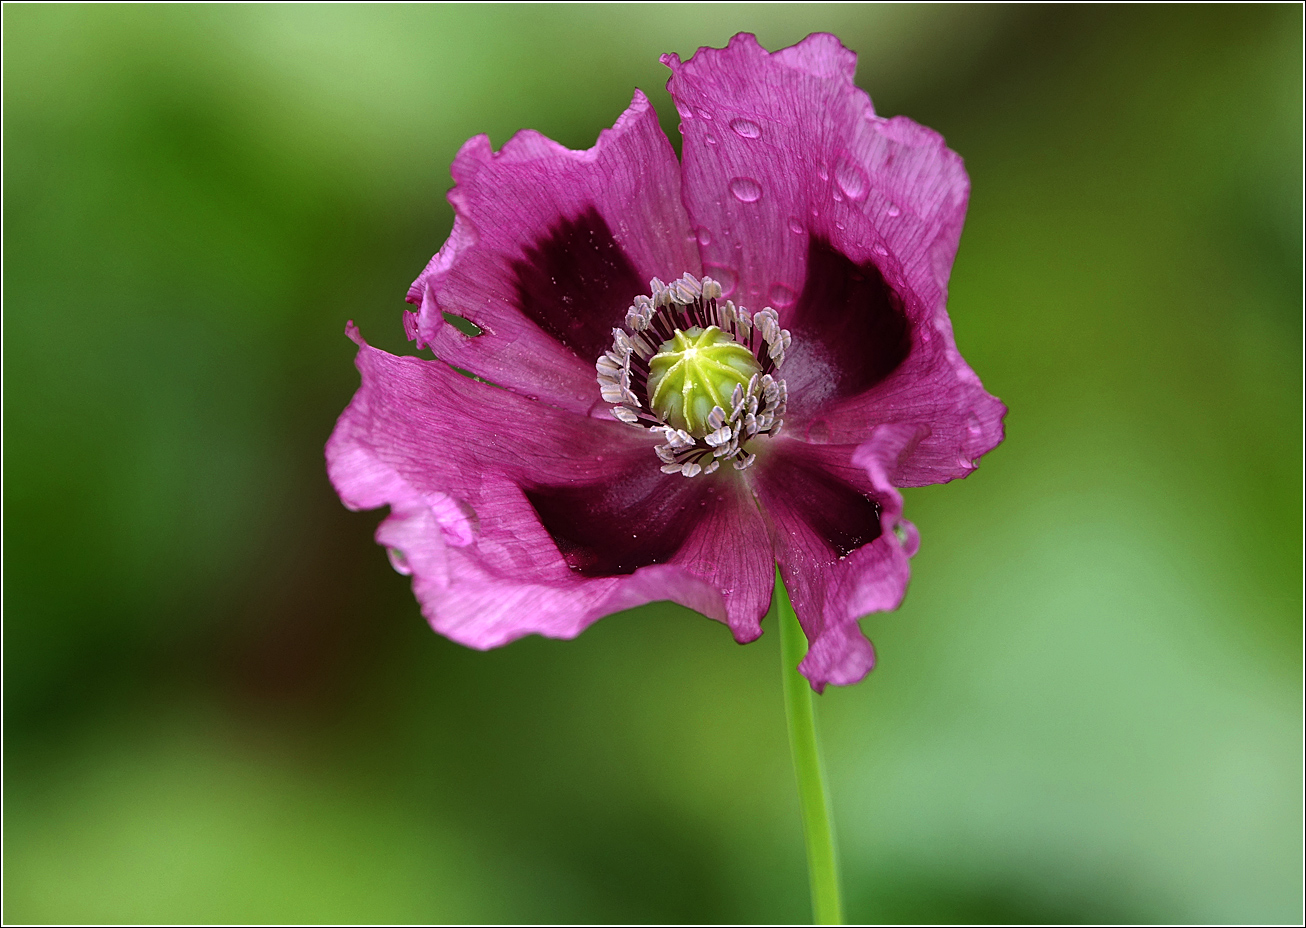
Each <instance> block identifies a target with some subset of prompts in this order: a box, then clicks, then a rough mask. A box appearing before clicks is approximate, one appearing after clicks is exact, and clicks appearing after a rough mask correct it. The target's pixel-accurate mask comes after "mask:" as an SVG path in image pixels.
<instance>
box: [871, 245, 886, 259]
mask: <svg viewBox="0 0 1306 928" xmlns="http://www.w3.org/2000/svg"><path fill="white" fill-rule="evenodd" d="M871 251H873V252H875V253H876V254H877V255H879V256H880V257H884V256H885V255H887V254H888V253H889V249H887V248H885V247H884V246H883V245H876V246H875V247H874V248H872V249H871Z"/></svg>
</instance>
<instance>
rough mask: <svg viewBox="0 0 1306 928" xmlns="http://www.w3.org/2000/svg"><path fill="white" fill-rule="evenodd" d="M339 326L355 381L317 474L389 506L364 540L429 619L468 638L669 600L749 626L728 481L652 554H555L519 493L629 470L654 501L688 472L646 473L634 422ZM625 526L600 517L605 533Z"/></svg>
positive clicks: (748, 508)
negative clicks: (563, 405)
mask: <svg viewBox="0 0 1306 928" xmlns="http://www.w3.org/2000/svg"><path fill="white" fill-rule="evenodd" d="M351 334H352V335H353V336H354V337H355V339H356V340H357V341H358V342H359V346H360V350H359V354H358V362H357V363H358V368H359V370H360V372H361V373H362V375H363V384H362V386H361V387H360V389H359V391H358V393H357V394H355V396H354V399H353V401H352V402H351V403H350V405H349V407H348V408H347V409H346V410H345V412H344V414H343V415H342V416H341V417H340V421H339V422H338V423H337V425H336V429H335V431H334V432H333V433H332V436H331V439H330V441H329V442H328V443H327V449H326V450H327V469H328V473H329V475H330V477H331V480H332V483H333V484H334V485H335V487H336V489H337V491H338V492H339V493H340V496H341V498H342V499H343V500H344V501H345V503H346V504H347V505H349V506H350V507H351V508H355V509H358V508H371V507H375V506H380V505H385V504H389V505H390V506H391V514H390V516H389V517H388V518H387V519H386V520H385V521H384V522H383V523H382V525H381V527H380V529H379V530H378V532H377V541H378V542H379V543H381V544H383V545H385V546H386V547H387V548H389V549H391V558H392V560H393V561H394V563H395V566H396V568H397V569H399V570H400V571H401V572H403V573H407V574H411V575H412V577H413V589H414V592H415V593H416V595H417V598H418V600H419V602H420V603H421V605H422V612H423V614H424V615H425V616H426V618H427V619H428V620H429V621H430V623H431V625H432V626H433V627H434V628H435V629H436V630H437V631H439V632H441V633H443V634H445V635H447V636H449V637H450V638H452V639H454V640H455V641H459V642H461V643H463V644H466V645H469V646H471V647H477V648H490V647H495V646H497V645H500V644H504V643H506V642H508V641H511V640H513V639H514V638H518V637H521V636H522V635H526V634H531V633H538V634H542V635H547V636H549V637H558V638H569V637H573V636H575V635H577V634H579V633H580V632H581V631H582V630H584V629H585V628H586V627H587V626H589V625H590V624H592V623H593V622H594V621H595V620H597V619H598V618H601V617H602V616H604V615H608V614H610V613H612V612H616V611H619V610H621V609H627V608H630V607H632V606H636V605H640V604H642V603H646V602H650V601H653V600H659V599H669V600H672V601H674V602H678V603H681V604H682V605H685V606H688V607H689V608H691V609H695V610H697V611H699V612H702V613H704V614H705V615H708V616H710V617H713V618H716V619H718V620H722V621H727V622H728V623H729V624H730V626H731V628H732V630H733V631H734V632H735V635H736V637H737V638H741V639H742V640H747V639H748V637H749V636H750V635H751V636H752V637H756V633H757V631H756V629H757V625H758V622H759V620H760V618H761V615H762V614H763V613H764V612H765V608H766V601H767V600H768V599H769V596H770V571H771V555H770V547H769V542H768V541H767V538H766V530H765V527H764V525H763V523H762V522H761V517H760V515H759V514H758V513H757V511H756V507H755V506H753V505H752V504H751V500H749V499H747V498H745V496H746V494H743V493H742V490H741V488H738V487H736V488H735V489H734V490H732V491H729V492H724V493H718V494H716V496H714V497H713V498H712V499H705V500H699V499H695V500H694V508H695V509H696V510H697V513H698V514H697V515H696V516H695V517H694V518H693V520H692V521H691V520H687V519H685V518H681V519H679V520H677V521H676V522H675V526H680V527H682V528H683V531H680V532H679V535H678V536H677V537H676V538H675V539H674V544H671V545H670V547H667V548H665V549H663V548H659V549H657V552H656V555H655V557H665V558H666V560H667V562H666V563H660V562H657V561H656V560H653V561H649V560H648V559H647V551H645V552H644V556H645V560H644V561H641V562H640V563H639V564H638V565H637V566H633V567H632V569H630V570H622V571H620V572H617V573H615V574H612V575H593V574H588V575H587V574H585V573H582V572H580V571H578V570H576V569H574V565H569V562H568V559H567V557H566V556H565V553H564V550H563V549H564V548H566V544H564V543H562V540H561V539H560V538H559V537H555V536H554V535H551V534H550V531H549V530H548V528H546V524H545V521H546V520H544V519H542V517H541V511H539V510H537V509H536V507H535V506H533V505H532V501H531V497H532V494H533V493H538V492H542V491H543V492H548V491H549V490H550V489H553V490H554V491H556V489H557V488H559V487H570V488H582V489H583V488H584V487H597V488H609V489H611V488H613V487H615V488H621V487H622V486H626V487H627V488H629V484H630V482H631V480H632V479H637V478H638V475H640V474H643V475H647V476H646V477H644V478H639V479H646V480H647V481H649V482H651V483H655V484H657V485H658V486H659V487H663V488H664V489H663V490H662V492H661V493H660V494H657V497H658V498H667V497H674V496H675V494H677V493H681V492H684V491H690V492H694V491H696V489H697V487H701V486H702V484H699V485H697V487H696V485H695V484H693V483H692V482H691V481H688V480H685V478H683V477H679V476H674V477H668V476H667V475H664V474H661V473H660V472H659V471H658V469H657V459H656V457H654V455H653V454H652V451H651V439H650V436H649V434H648V433H646V432H642V431H639V430H635V429H631V428H629V427H628V426H625V425H622V424H619V423H616V422H613V421H609V420H602V419H596V418H590V417H587V416H584V415H580V414H576V413H572V412H567V411H564V410H560V409H558V408H556V407H552V406H547V405H545V404H543V403H540V402H538V401H533V400H530V399H527V398H525V397H521V396H518V395H517V394H514V393H512V392H511V391H507V390H501V389H498V388H495V387H491V386H488V385H485V384H482V383H478V382H476V381H473V380H471V379H469V378H466V377H463V376H461V375H459V374H457V373H455V372H454V371H453V370H452V369H450V368H449V367H448V365H446V364H444V363H443V362H440V361H423V360H421V359H417V358H400V357H395V356H393V355H389V354H387V353H385V352H383V351H379V350H377V349H374V348H371V347H369V346H367V345H366V344H365V343H364V342H363V341H362V338H361V336H358V335H357V332H356V330H351ZM596 449H602V450H601V451H600V452H599V453H596ZM633 465H638V468H639V469H638V470H633V469H632V466H633ZM632 473H634V474H635V475H636V477H632V476H631V474H632ZM609 495H611V494H609ZM579 502H580V503H581V504H587V501H586V500H585V499H584V498H583V497H582V498H580V500H579ZM592 504H593V505H598V503H597V502H593V503H592ZM627 515H628V516H629V517H630V519H632V520H638V519H640V518H644V516H643V515H642V514H641V513H640V512H639V511H634V512H630V513H627ZM573 524H574V523H573ZM673 527H674V526H673ZM626 528H627V523H623V522H621V521H620V520H617V521H613V522H612V523H611V530H612V532H613V533H614V534H613V536H612V539H611V544H613V545H619V544H621V543H622V542H621V539H620V537H619V534H620V533H621V532H623V531H625V530H626ZM727 542H728V543H727ZM628 550H634V549H629V548H628ZM633 556H637V557H638V556H641V555H640V554H639V553H638V552H637V553H636V554H635V555H633Z"/></svg>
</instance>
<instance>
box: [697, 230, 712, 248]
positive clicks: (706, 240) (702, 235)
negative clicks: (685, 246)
mask: <svg viewBox="0 0 1306 928" xmlns="http://www.w3.org/2000/svg"><path fill="white" fill-rule="evenodd" d="M698 243H699V244H700V245H711V244H712V233H711V232H709V231H708V228H707V226H699V228H698Z"/></svg>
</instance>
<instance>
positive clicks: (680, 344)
mask: <svg viewBox="0 0 1306 928" xmlns="http://www.w3.org/2000/svg"><path fill="white" fill-rule="evenodd" d="M761 367H762V366H761V364H759V363H758V361H757V358H756V357H754V356H753V353H752V352H751V351H749V350H748V349H747V348H745V347H744V346H743V345H741V344H739V342H737V341H735V340H734V339H733V338H731V337H730V336H729V335H727V334H726V333H725V332H722V331H721V330H720V329H719V328H717V327H716V326H714V325H710V326H708V327H707V328H706V329H704V328H700V327H699V326H691V327H690V328H689V330H688V331H685V330H682V329H676V333H675V335H673V336H672V337H671V338H670V340H668V341H665V342H663V343H662V347H661V348H659V349H658V353H657V354H655V355H653V357H652V359H650V360H649V363H648V368H649V374H648V389H649V402H650V404H651V405H652V408H653V412H654V413H656V414H657V417H658V418H659V419H661V420H662V421H663V422H665V423H667V425H674V426H675V427H676V428H678V429H684V430H685V431H686V432H688V433H689V434H690V435H693V436H694V437H695V438H702V437H704V436H705V435H707V433H708V432H710V431H712V429H711V427H710V426H709V425H708V421H707V420H708V416H710V415H711V414H712V410H713V409H725V408H726V407H727V406H729V405H730V394H732V393H733V392H734V391H735V387H747V386H748V381H749V380H750V379H751V378H752V376H753V375H754V374H756V373H757V372H758V371H759V370H761Z"/></svg>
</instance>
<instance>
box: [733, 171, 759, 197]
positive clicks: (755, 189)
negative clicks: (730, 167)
mask: <svg viewBox="0 0 1306 928" xmlns="http://www.w3.org/2000/svg"><path fill="white" fill-rule="evenodd" d="M730 192H731V193H733V194H734V195H735V199H736V200H739V201H740V202H742V203H753V202H756V201H757V200H760V199H761V198H762V186H761V185H760V184H759V183H758V182H757V181H755V180H753V178H751V177H736V178H735V179H734V180H732V181H731V182H730Z"/></svg>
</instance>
